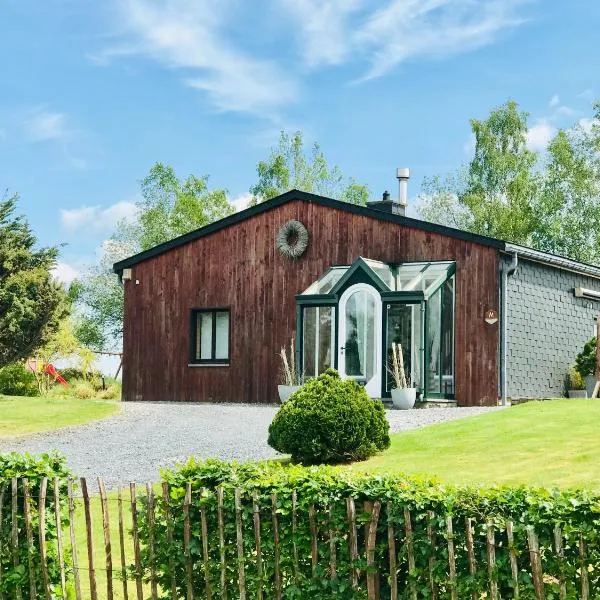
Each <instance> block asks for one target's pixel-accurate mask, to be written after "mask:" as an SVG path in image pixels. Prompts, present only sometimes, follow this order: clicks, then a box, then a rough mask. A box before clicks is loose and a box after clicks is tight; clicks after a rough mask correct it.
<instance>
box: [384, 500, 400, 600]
mask: <svg viewBox="0 0 600 600" xmlns="http://www.w3.org/2000/svg"><path fill="white" fill-rule="evenodd" d="M392 512H393V511H392V503H391V502H388V503H387V509H386V515H387V521H388V530H387V533H388V550H389V553H390V600H398V566H397V564H396V532H395V531H394V523H393V521H392V520H391V519H390V516H391V514H392Z"/></svg>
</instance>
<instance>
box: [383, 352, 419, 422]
mask: <svg viewBox="0 0 600 600" xmlns="http://www.w3.org/2000/svg"><path fill="white" fill-rule="evenodd" d="M388 371H389V372H390V374H391V375H392V378H393V380H394V387H393V388H392V403H393V405H394V406H395V407H396V408H399V409H401V410H408V409H409V408H413V406H414V405H415V401H416V399H417V388H414V387H410V384H409V378H407V377H406V372H405V370H404V355H403V353H402V345H401V344H392V362H391V365H390V367H389V368H388Z"/></svg>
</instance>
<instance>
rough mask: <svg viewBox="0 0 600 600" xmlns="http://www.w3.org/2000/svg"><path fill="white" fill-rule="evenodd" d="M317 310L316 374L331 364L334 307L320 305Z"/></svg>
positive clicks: (322, 371) (325, 369)
mask: <svg viewBox="0 0 600 600" xmlns="http://www.w3.org/2000/svg"><path fill="white" fill-rule="evenodd" d="M317 310H318V314H319V358H318V367H319V372H318V375H320V374H321V373H324V372H325V371H327V369H329V367H331V366H332V364H333V363H332V354H333V337H334V309H333V307H332V306H322V307H320V308H319V309H317Z"/></svg>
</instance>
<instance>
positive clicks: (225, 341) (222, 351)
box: [215, 312, 229, 359]
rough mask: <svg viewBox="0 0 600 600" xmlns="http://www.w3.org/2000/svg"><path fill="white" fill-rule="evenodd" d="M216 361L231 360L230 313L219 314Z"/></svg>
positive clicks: (216, 314)
mask: <svg viewBox="0 0 600 600" xmlns="http://www.w3.org/2000/svg"><path fill="white" fill-rule="evenodd" d="M215 319H216V328H217V329H216V338H217V339H216V343H215V359H223V358H229V313H228V312H217V313H215Z"/></svg>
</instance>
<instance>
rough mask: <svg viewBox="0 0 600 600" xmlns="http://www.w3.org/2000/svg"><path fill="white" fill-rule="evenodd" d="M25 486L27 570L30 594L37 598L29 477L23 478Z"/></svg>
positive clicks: (24, 514)
mask: <svg viewBox="0 0 600 600" xmlns="http://www.w3.org/2000/svg"><path fill="white" fill-rule="evenodd" d="M22 486H23V516H24V518H25V535H26V536H27V570H28V575H29V596H30V598H37V597H38V596H37V587H36V584H35V570H34V565H33V553H34V552H35V550H34V547H33V528H32V525H31V507H30V506H29V502H30V499H31V498H30V496H29V481H28V480H27V479H25V478H24V479H23V480H22Z"/></svg>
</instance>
